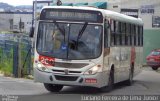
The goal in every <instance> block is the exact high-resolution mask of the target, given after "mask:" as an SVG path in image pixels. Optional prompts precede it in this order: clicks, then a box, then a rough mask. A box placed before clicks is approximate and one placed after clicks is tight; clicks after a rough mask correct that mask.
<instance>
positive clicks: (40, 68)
mask: <svg viewBox="0 0 160 101" xmlns="http://www.w3.org/2000/svg"><path fill="white" fill-rule="evenodd" d="M37 69H38V70H40V71H43V72H51V70H50V69H48V68H46V67H45V66H44V65H43V64H41V63H37Z"/></svg>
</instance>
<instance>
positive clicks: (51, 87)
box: [44, 83, 63, 92]
mask: <svg viewBox="0 0 160 101" xmlns="http://www.w3.org/2000/svg"><path fill="white" fill-rule="evenodd" d="M44 87H45V88H46V89H47V90H48V91H50V92H59V91H60V90H62V88H63V85H54V84H48V83H44Z"/></svg>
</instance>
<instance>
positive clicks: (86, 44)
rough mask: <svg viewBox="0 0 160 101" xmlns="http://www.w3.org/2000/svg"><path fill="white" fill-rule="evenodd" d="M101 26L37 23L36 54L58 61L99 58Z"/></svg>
mask: <svg viewBox="0 0 160 101" xmlns="http://www.w3.org/2000/svg"><path fill="white" fill-rule="evenodd" d="M101 51H102V26H101V25H94V24H88V23H81V24H80V23H62V22H61V23H60V22H44V21H41V22H39V28H38V36H37V52H38V53H39V54H42V55H46V56H51V57H55V58H58V59H70V60H71V59H72V60H84V59H94V58H97V57H99V56H100V54H101Z"/></svg>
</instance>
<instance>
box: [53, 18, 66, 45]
mask: <svg viewBox="0 0 160 101" xmlns="http://www.w3.org/2000/svg"><path fill="white" fill-rule="evenodd" d="M54 23H55V25H56V26H57V28H58V29H59V31H60V32H61V33H62V35H63V36H64V42H65V29H64V28H61V27H60V26H59V25H58V23H57V22H56V21H54Z"/></svg>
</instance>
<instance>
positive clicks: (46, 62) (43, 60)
mask: <svg viewBox="0 0 160 101" xmlns="http://www.w3.org/2000/svg"><path fill="white" fill-rule="evenodd" d="M39 61H40V62H41V63H42V64H43V65H45V66H53V65H54V62H55V58H52V57H48V56H41V55H40V56H39Z"/></svg>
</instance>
